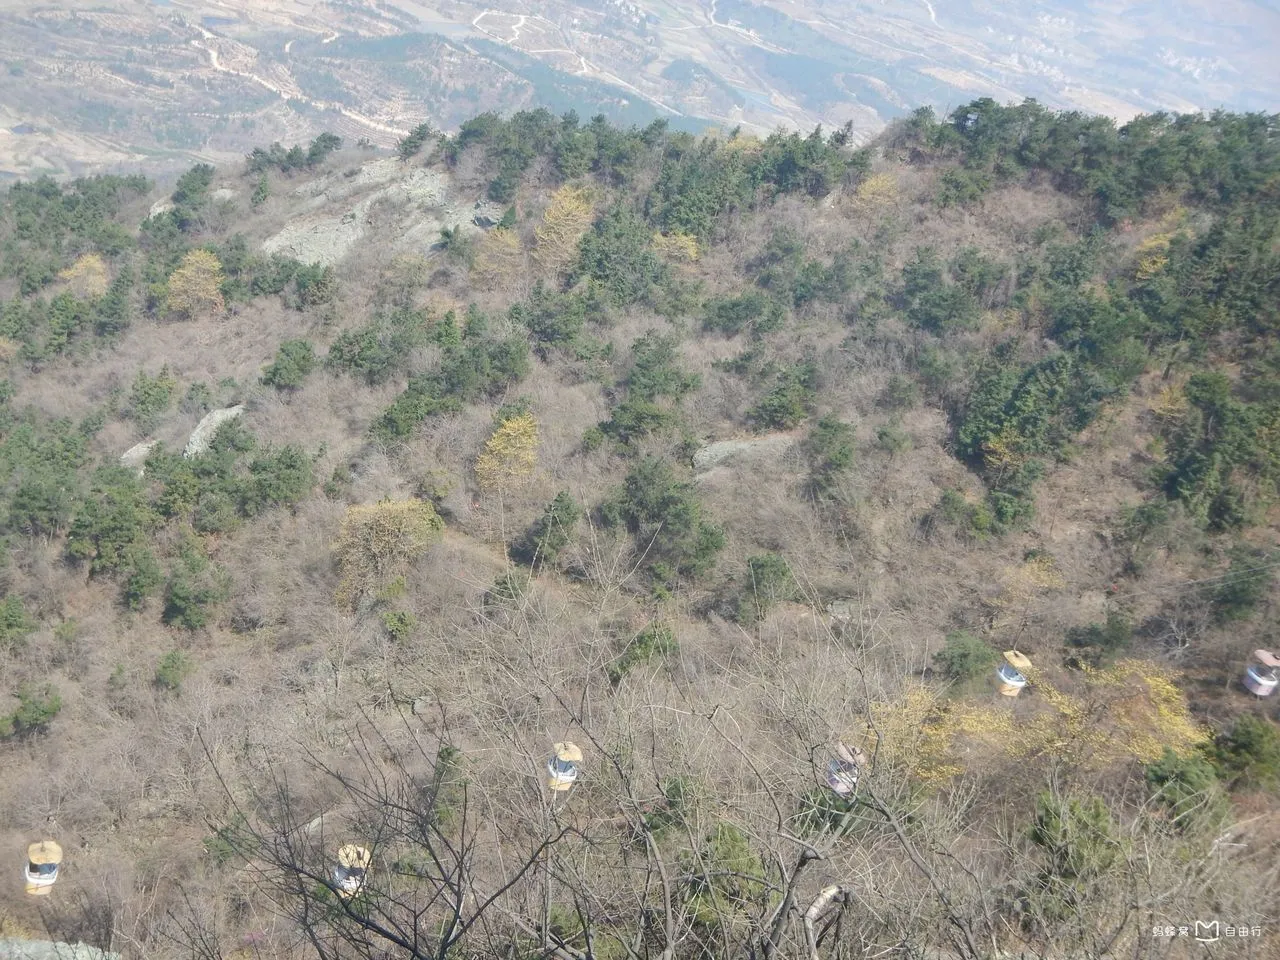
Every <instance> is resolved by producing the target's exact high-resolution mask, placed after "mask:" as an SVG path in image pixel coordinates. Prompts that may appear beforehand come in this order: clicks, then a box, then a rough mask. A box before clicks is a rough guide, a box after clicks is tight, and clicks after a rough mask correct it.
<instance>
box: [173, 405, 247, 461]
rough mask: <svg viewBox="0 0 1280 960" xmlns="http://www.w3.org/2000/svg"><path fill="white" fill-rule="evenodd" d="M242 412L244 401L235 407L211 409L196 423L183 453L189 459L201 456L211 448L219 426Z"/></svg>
mask: <svg viewBox="0 0 1280 960" xmlns="http://www.w3.org/2000/svg"><path fill="white" fill-rule="evenodd" d="M242 413H244V404H243V403H237V404H236V405H235V406H234V407H223V408H222V409H221V410H210V411H209V412H208V413H206V414H205V415H204V419H203V420H201V421H200V422H199V423H198V424H197V425H196V428H195V430H194V431H193V432H192V434H191V439H190V440H188V441H187V446H186V449H185V450H183V451H182V455H183V456H184V457H186V458H187V459H190V458H191V457H198V456H200V454H202V453H204V452H205V451H206V450H208V449H209V444H211V443H212V442H213V436H214V434H216V433H217V432H218V428H219V427H220V426H222V425H223V424H224V423H226V422H227V421H228V420H234V419H235V418H236V417H238V416H240V414H242Z"/></svg>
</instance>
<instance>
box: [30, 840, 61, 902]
mask: <svg viewBox="0 0 1280 960" xmlns="http://www.w3.org/2000/svg"><path fill="white" fill-rule="evenodd" d="M61 865H62V848H61V847H60V846H58V845H57V844H56V843H54V842H53V841H52V840H39V841H37V842H36V843H33V844H31V846H29V847H27V893H30V894H32V895H33V896H37V897H38V896H43V895H44V894H47V893H48V892H49V890H50V889H51V888H52V887H53V884H54V882H55V881H56V880H57V879H58V868H59V867H60V866H61Z"/></svg>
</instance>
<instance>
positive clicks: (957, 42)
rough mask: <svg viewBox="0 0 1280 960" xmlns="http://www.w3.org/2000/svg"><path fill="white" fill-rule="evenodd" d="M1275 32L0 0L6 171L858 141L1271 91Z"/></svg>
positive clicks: (715, 2) (474, 8)
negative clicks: (483, 148)
mask: <svg viewBox="0 0 1280 960" xmlns="http://www.w3.org/2000/svg"><path fill="white" fill-rule="evenodd" d="M1277 39H1280V11H1278V9H1277V6H1276V4H1275V3H1274V2H1271V0H1238V2H1233V0H1228V2H1225V3H1214V4H1209V3H1203V2H1176V3H1138V2H1129V0H1109V2H1080V0H1068V2H1055V3H1035V2H1030V3H1014V2H1009V0H937V2H932V0H880V2H839V3H835V2H824V0H799V2H787V0H774V2H772V3H769V4H755V3H750V2H746V0H711V2H710V3H693V2H669V0H652V2H647V3H644V4H636V3H631V2H628V0H603V2H584V3H581V4H574V3H567V2H561V0H549V2H544V3H528V2H523V0H511V2H502V3H498V4H496V5H494V6H488V5H486V4H482V3H471V2H466V0H464V2H453V0H425V2H417V0H396V2H383V0H367V2H354V0H350V2H331V3H319V2H313V0H293V2H279V0H265V2H263V0H253V2H249V0H227V2H222V3H202V2H192V0H164V2H159V0H155V2H145V0H70V2H60V3H57V4H51V3H39V2H29V0H0V180H2V179H12V178H14V177H29V176H33V175H38V174H40V173H81V172H85V171H87V170H91V169H98V168H103V167H106V168H126V167H128V168H136V167H138V166H140V165H141V166H144V167H146V168H147V169H152V170H159V169H163V168H167V167H179V166H183V165H187V164H189V163H190V162H191V161H192V160H193V159H196V158H199V159H205V160H214V161H216V160H220V159H226V158H229V157H231V156H235V155H239V154H242V153H244V152H245V151H246V150H247V149H248V148H249V147H251V146H253V145H256V144H265V143H270V142H271V141H273V140H281V141H283V142H286V143H289V142H294V141H298V140H303V139H305V138H308V137H310V136H314V135H315V134H316V133H317V132H319V131H320V130H322V129H329V130H333V131H334V132H336V133H338V134H340V135H342V136H344V137H346V138H348V140H349V142H352V143H354V142H356V141H358V140H359V139H360V138H362V137H363V138H367V139H368V140H369V141H370V142H372V143H373V144H377V145H382V146H388V145H390V144H392V143H393V142H394V141H395V140H396V139H397V138H398V137H399V136H401V135H402V134H403V133H404V132H405V131H407V130H408V129H410V128H412V127H414V126H416V125H417V124H419V123H421V122H423V121H424V120H425V121H430V122H431V123H433V124H434V125H436V126H437V127H439V128H441V129H444V130H452V129H455V128H456V127H457V125H458V124H459V123H460V122H461V121H463V120H465V119H466V118H468V117H471V116H473V115H475V114H477V113H480V112H483V111H486V110H497V111H510V110H514V109H520V108H526V107H532V106H547V107H549V108H551V109H552V110H555V111H558V112H559V111H565V110H569V109H575V110H577V111H578V113H579V114H581V115H582V116H583V118H584V119H585V118H587V117H590V116H593V115H595V114H597V113H603V114H605V115H607V116H608V117H609V118H610V119H611V120H613V121H615V122H622V123H624V124H628V123H632V122H635V123H646V122H648V121H650V120H651V119H653V118H655V117H666V118H668V119H669V120H670V121H671V123H672V124H673V125H674V126H677V127H688V128H693V129H699V130H700V129H704V128H706V127H708V126H713V125H719V126H725V127H733V126H736V125H742V126H743V127H744V128H745V129H747V130H750V131H755V132H762V131H767V130H771V129H773V128H775V127H777V126H778V125H786V126H791V127H795V126H799V127H811V126H812V125H814V124H816V123H818V122H822V123H824V124H828V125H842V124H844V123H846V122H848V121H852V122H853V127H854V131H855V134H856V138H857V139H858V140H859V141H862V140H865V139H866V138H867V137H869V136H870V135H872V134H873V133H875V132H876V131H877V130H879V129H880V128H882V127H883V126H884V124H885V123H886V122H888V121H889V120H891V119H892V118H893V117H895V116H900V115H902V114H904V113H906V112H908V111H909V110H911V109H913V108H915V107H917V106H920V105H922V104H931V105H934V106H936V107H939V108H942V109H945V108H947V107H948V106H955V105H957V104H960V103H965V102H967V101H969V100H971V99H972V98H974V97H975V96H991V97H994V98H996V99H997V100H1000V101H1002V102H1004V101H1009V100H1018V99H1021V98H1022V97H1035V98H1037V99H1039V100H1040V101H1041V102H1043V103H1045V104H1046V105H1049V106H1053V107H1056V108H1067V109H1082V110H1086V111H1092V112H1099V113H1105V114H1109V115H1112V116H1115V117H1117V118H1128V117H1130V116H1132V115H1134V114H1136V113H1138V112H1151V111H1157V110H1170V111H1193V110H1199V109H1205V110H1211V109H1214V108H1217V107H1227V108H1230V109H1234V110H1245V111H1251V110H1266V111H1271V110H1275V109H1276V108H1277V106H1278V104H1277V97H1276V93H1275V90H1276V81H1277V78H1278V76H1280V68H1277V66H1276V61H1275V58H1274V56H1273V55H1272V54H1273V53H1274V47H1275V43H1276V41H1277Z"/></svg>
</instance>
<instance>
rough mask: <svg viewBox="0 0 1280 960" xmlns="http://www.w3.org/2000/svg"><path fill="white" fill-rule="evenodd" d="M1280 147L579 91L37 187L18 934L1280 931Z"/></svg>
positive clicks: (30, 251)
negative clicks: (197, 435)
mask: <svg viewBox="0 0 1280 960" xmlns="http://www.w3.org/2000/svg"><path fill="white" fill-rule="evenodd" d="M1278 134H1280V118H1277V117H1268V116H1262V115H1234V114H1214V115H1212V116H1178V117H1174V116H1164V115H1156V116H1150V117H1141V118H1138V119H1136V120H1134V121H1133V122H1131V123H1129V124H1127V125H1125V126H1122V127H1119V128H1117V127H1116V126H1115V125H1114V124H1113V123H1112V121H1110V120H1106V119H1102V118H1097V117H1091V116H1086V115H1082V114H1058V113H1053V112H1051V111H1047V110H1045V109H1043V108H1042V107H1040V106H1039V105H1037V104H1036V103H1035V102H1034V101H1027V102H1025V103H1023V104H1022V105H1019V106H1000V105H999V104H997V103H995V102H993V101H990V100H980V101H976V102H974V103H971V104H968V105H967V106H964V107H961V108H960V109H958V110H957V111H955V113H954V114H952V115H951V116H949V117H946V118H938V117H936V116H935V115H934V114H933V113H932V112H931V111H930V110H928V109H924V110H920V111H917V112H916V113H915V114H913V115H912V116H911V117H910V118H909V119H908V120H906V121H903V122H901V123H899V124H898V125H897V126H895V127H893V128H891V129H890V130H889V131H888V132H887V133H886V134H885V135H884V136H883V137H882V138H881V139H880V140H879V141H877V142H876V143H875V144H873V145H872V146H871V147H869V148H865V149H854V148H853V146H852V145H851V143H850V137H849V131H848V130H841V131H835V132H834V133H830V132H825V131H823V130H821V129H818V130H815V131H814V132H813V133H812V134H811V135H808V136H804V135H796V134H783V133H779V134H775V135H774V136H771V137H769V138H767V139H763V140H761V139H756V138H753V137H749V136H746V135H742V134H740V133H739V132H738V131H733V132H729V133H727V134H726V133H723V132H712V133H709V134H707V135H705V136H702V137H697V136H693V135H690V134H687V133H678V132H673V131H671V130H669V129H667V127H666V126H664V125H663V124H662V123H654V124H652V125H650V126H648V127H645V128H643V129H630V130H622V129H617V128H614V127H611V126H610V125H608V124H607V123H606V122H605V121H604V120H603V119H602V118H597V119H596V120H593V121H591V122H587V123H584V122H580V121H579V119H578V118H577V117H576V116H573V115H568V116H566V117H563V118H557V117H554V116H552V115H551V114H549V113H547V112H545V111H538V112H532V113H522V114H517V115H515V116H513V117H511V118H510V119H502V118H499V117H497V116H495V115H484V116H480V117H477V118H476V119H475V120H473V121H470V122H468V123H466V124H464V125H463V126H462V128H461V130H460V132H459V133H458V134H457V135H456V136H452V137H446V136H442V135H438V134H436V133H434V132H433V131H432V130H431V129H430V128H428V127H423V128H420V129H419V130H417V131H415V132H414V134H413V135H411V136H410V137H408V138H406V139H405V140H404V141H402V142H401V144H400V147H399V150H398V153H397V156H396V158H395V159H388V158H377V159H371V157H370V155H369V154H368V152H367V151H364V152H361V151H356V150H351V149H345V148H344V146H343V144H342V142H341V141H340V140H339V139H338V138H337V137H335V136H331V135H324V136H322V137H319V138H317V139H316V140H315V141H313V142H312V143H310V144H302V145H299V146H297V147H294V148H291V149H286V148H285V147H282V146H280V145H274V146H271V147H264V148H263V149H260V150H256V151H254V153H253V154H251V155H250V156H249V157H248V158H247V159H246V162H245V164H243V165H242V166H241V167H240V168H237V169H225V170H215V169H214V168H212V167H209V166H197V167H195V168H193V169H191V170H190V171H189V172H187V173H186V174H185V175H183V176H182V177H181V178H180V179H179V180H178V182H177V183H176V185H175V184H169V185H167V186H163V187H161V186H158V185H156V184H153V183H150V182H148V181H146V180H145V179H143V178H141V177H97V178H92V179H85V180H77V181H74V182H67V183H57V182H54V181H51V180H48V179H45V180H40V181H36V182H32V183H20V184H17V185H15V186H13V187H11V188H10V189H9V191H8V192H7V194H5V195H4V197H3V206H2V207H0V363H3V365H4V376H5V379H4V380H3V381H0V388H2V389H0V398H2V401H3V406H0V501H2V504H0V522H2V523H3V555H2V557H0V578H2V579H3V587H4V599H3V601H2V602H0V664H2V665H3V669H2V670H0V678H2V679H0V763H2V765H3V770H4V776H3V777H2V778H0V819H2V820H3V822H4V823H5V824H6V825H7V826H6V828H5V832H4V837H5V845H4V847H3V851H4V855H5V857H6V858H7V860H6V862H10V863H11V869H6V872H5V876H6V877H8V878H9V879H6V880H4V881H3V885H0V936H10V937H33V938H38V939H60V940H68V941H83V942H86V943H92V944H94V945H96V946H99V947H102V948H104V949H110V950H113V951H116V952H119V953H120V954H122V955H124V956H127V957H146V958H169V957H172V958H179V957H193V958H200V960H213V958H220V960H230V958H237V960H239V958H246V960H247V958H259V957H261V958H266V957H272V958H275V957H281V958H283V957H323V958H330V957H335V958H336V957H368V958H375V957H378V958H381V957H439V958H444V957H510V958H515V957H522V958H525V957H528V958H532V957H558V958H573V960H583V958H596V960H614V958H626V957H630V958H654V960H657V958H663V960H675V958H729V957H760V958H783V957H786V958H790V957H796V958H810V957H817V958H824V960H825V958H832V960H835V958H842V960H844V958H854V957H859V958H860V957H904V958H905V957H911V958H922V957H953V956H954V957H966V958H973V960H976V958H987V957H996V956H1028V957H1030V956H1036V957H1090V958H1094V957H1102V956H1114V957H1121V956H1126V957H1136V958H1142V957H1156V956H1159V957H1168V956H1184V955H1185V956H1191V955H1192V953H1193V949H1192V948H1193V947H1196V948H1198V947H1199V945H1198V944H1196V943H1195V941H1194V939H1193V936H1191V935H1189V934H1187V933H1186V932H1183V933H1181V934H1180V933H1179V928H1186V927H1190V926H1192V925H1193V924H1194V922H1195V921H1196V920H1211V919H1218V920H1220V921H1221V923H1222V924H1223V927H1224V933H1223V936H1224V937H1225V936H1226V933H1225V928H1226V927H1227V926H1229V927H1230V928H1231V930H1232V934H1231V936H1232V937H1233V938H1234V940H1235V942H1234V943H1233V944H1231V945H1230V949H1231V950H1232V951H1234V952H1235V953H1238V954H1240V955H1242V956H1249V957H1258V958H1262V957H1267V956H1273V955H1274V954H1275V950H1276V943H1277V938H1280V897H1278V896H1277V893H1276V889H1277V884H1276V880H1277V874H1276V869H1277V868H1276V857H1275V851H1276V849H1277V842H1280V802H1277V799H1276V796H1277V794H1276V788H1277V786H1280V727H1277V722H1276V721H1277V714H1276V706H1275V704H1276V703H1277V702H1280V700H1266V699H1261V698H1258V697H1256V696H1254V695H1253V694H1251V693H1249V692H1248V691H1247V690H1245V689H1244V687H1243V686H1242V683H1241V680H1242V678H1243V676H1244V670H1245V666H1246V664H1247V663H1248V662H1249V660H1250V656H1251V654H1252V652H1253V651H1254V650H1255V649H1256V648H1266V647H1268V646H1270V645H1273V644H1274V643H1275V640H1276V634H1275V627H1274V623H1275V616H1276V612H1277V598H1276V594H1275V589H1274V574H1275V570H1276V567H1277V566H1280V555H1278V554H1277V549H1276V547H1277V544H1276V533H1277V519H1278V515H1277V512H1276V511H1277V496H1276V495H1277V482H1278V481H1280V342H1278V341H1277V330H1278V328H1280V142H1278V141H1277V136H1278ZM389 170H390V171H391V174H390V176H392V179H391V180H387V179H386V178H387V176H389V174H388V173H387V171H389ZM377 178H382V179H377ZM388 183H389V184H390V185H389V186H384V185H383V184H388ZM371 184H372V185H373V186H371ZM442 185H443V186H442ZM375 187H376V188H377V190H378V191H380V192H369V191H372V190H374V188H375ZM362 190H363V191H365V193H361V192H360V191H362ZM432 191H434V192H432ZM446 195H447V201H446V200H441V199H440V198H441V197H442V196H446ZM355 197H363V198H364V199H362V200H361V201H360V202H359V203H358V204H357V205H356V207H353V208H351V210H350V212H345V213H344V212H343V211H344V210H346V207H345V206H342V204H346V203H348V202H349V201H348V200H347V199H346V198H355ZM442 205H444V206H442ZM445 206H447V208H448V209H447V210H446V209H444V207H445ZM472 209H474V210H475V211H476V213H475V216H474V218H473V217H472V216H471V210H472ZM461 210H465V211H466V214H465V215H462V214H459V213H458V211H461ZM442 211H443V212H442ZM326 217H327V218H328V219H325V218H326ZM442 225H443V226H442ZM325 231H328V232H327V233H325ZM344 231H345V232H344ZM322 234H323V236H322ZM340 235H341V236H344V237H346V238H347V240H346V241H343V242H344V243H346V244H347V245H346V246H342V245H341V244H338V243H337V241H336V240H332V238H333V237H338V236H340ZM298 236H305V237H307V238H309V239H308V241H307V242H308V243H312V247H310V248H308V249H312V248H314V249H324V250H332V251H333V253H332V255H326V256H324V257H321V261H322V262H316V263H301V262H298V261H297V260H295V259H292V257H290V256H288V255H286V253H285V252H284V251H285V250H286V249H287V248H288V245H287V243H286V242H285V240H282V239H281V238H282V237H286V238H287V237H295V238H296V237H298ZM317 237H320V238H321V239H322V240H324V243H320V242H319V241H318V240H316V238H317ZM326 237H328V238H330V239H325V238H326ZM290 242H292V241H290ZM264 243H265V246H264ZM325 244H328V246H325ZM268 250H274V251H275V252H273V253H268V252H266V251H268ZM229 408H239V409H238V410H232V411H231V412H230V413H229V414H228V415H227V419H226V421H225V422H224V423H222V425H221V426H220V427H218V428H217V430H216V433H215V434H213V437H212V441H211V442H210V443H208V445H207V448H206V449H203V450H201V449H200V445H199V444H198V443H192V444H191V445H190V446H189V445H188V437H189V435H190V434H191V433H192V431H193V429H194V428H195V427H196V425H197V423H199V422H201V420H202V418H204V417H205V416H206V415H207V414H209V413H210V412H211V411H217V410H228V409H229ZM237 413H238V416H237V415H236V414H237ZM141 444H147V445H145V446H139V445H141ZM126 451H128V456H125V457H124V459H123V460H122V455H125V454H126ZM1003 651H1016V652H1017V654H1021V655H1023V656H1025V657H1027V658H1029V659H1030V661H1031V664H1032V666H1030V667H1027V668H1025V674H1026V676H1025V679H1026V680H1027V681H1029V682H1028V684H1027V686H1026V688H1025V689H1024V690H1023V691H1022V692H1021V694H1020V695H1019V696H1018V697H1016V698H1014V697H1009V696H1001V695H1000V693H999V692H998V690H997V679H996V668H997V666H999V665H1000V664H1002V663H1004V660H1003V659H1002V652H1003ZM563 741H571V742H573V743H576V744H577V745H578V747H580V748H581V751H582V754H583V759H582V760H581V761H580V762H579V769H580V773H579V776H578V779H577V781H576V783H575V784H574V785H573V787H572V789H571V790H567V791H555V790H550V789H548V779H547V778H548V766H547V764H548V761H549V759H550V758H551V755H552V750H553V746H552V745H553V743H559V742H563ZM841 742H843V743H844V744H845V745H847V747H848V749H849V750H850V751H852V752H853V753H855V754H858V756H859V760H860V767H859V775H858V778H857V785H856V789H854V790H853V791H852V792H846V793H843V794H842V793H840V792H838V791H836V790H833V789H831V787H830V786H829V780H828V777H829V773H830V770H831V769H832V768H831V767H829V764H830V763H831V761H832V759H833V757H836V756H838V754H837V750H838V745H839V744H840V743H841ZM42 837H48V838H51V839H56V840H57V841H58V842H59V843H60V844H61V845H62V847H63V849H64V850H65V851H66V861H65V864H64V866H63V873H62V874H61V875H60V878H59V879H58V881H57V883H56V885H55V886H54V887H53V889H52V891H51V893H50V894H49V895H48V896H47V897H44V898H40V899H36V898H31V897H26V896H25V895H24V894H23V892H22V883H21V876H20V870H19V864H20V863H21V862H22V860H23V856H24V853H23V851H24V850H25V848H26V844H28V843H30V842H31V841H33V840H37V839H40V838H42ZM347 843H357V844H361V845H363V846H364V847H366V848H367V849H368V850H369V852H370V853H371V856H372V860H371V865H370V868H369V871H368V876H367V881H366V882H365V885H364V887H363V888H362V889H361V890H360V892H359V893H358V894H357V895H356V896H353V897H347V896H341V895H339V893H340V891H339V889H338V886H337V882H336V880H335V875H334V874H333V872H332V871H333V868H334V867H335V866H336V865H337V863H338V849H339V847H340V846H342V845H344V844H347ZM344 856H346V855H344ZM1171 931H1172V932H1171ZM1218 946H1219V947H1221V946H1222V945H1221V944H1219V945H1218ZM1224 949H1225V948H1224ZM1196 955H1197V956H1198V955H1200V954H1196Z"/></svg>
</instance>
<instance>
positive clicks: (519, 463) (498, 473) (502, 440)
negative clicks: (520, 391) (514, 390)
mask: <svg viewBox="0 0 1280 960" xmlns="http://www.w3.org/2000/svg"><path fill="white" fill-rule="evenodd" d="M537 465H538V421H537V420H536V419H534V416H533V414H531V413H521V414H518V415H517V416H514V417H510V418H508V419H506V420H504V421H503V422H502V423H500V424H499V425H498V428H497V429H496V430H494V431H493V435H492V436H491V437H489V439H488V440H487V441H485V445H484V451H483V452H482V453H481V454H480V456H479V457H477V458H476V480H477V481H479V483H480V488H481V489H482V490H486V491H488V490H495V489H499V488H502V487H506V486H509V485H510V484H513V483H518V482H520V481H521V480H526V479H528V478H529V477H530V476H532V475H533V471H534V468H535V467H536V466H537Z"/></svg>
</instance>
